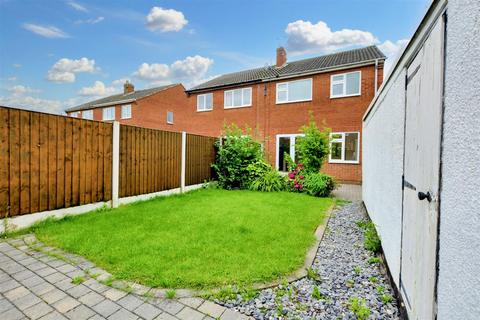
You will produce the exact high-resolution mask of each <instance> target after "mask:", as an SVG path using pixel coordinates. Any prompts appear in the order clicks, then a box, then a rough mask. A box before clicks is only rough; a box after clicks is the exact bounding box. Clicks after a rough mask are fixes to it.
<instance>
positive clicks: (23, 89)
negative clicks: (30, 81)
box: [8, 85, 40, 96]
mask: <svg viewBox="0 0 480 320" xmlns="http://www.w3.org/2000/svg"><path fill="white" fill-rule="evenodd" d="M8 91H10V92H11V93H12V94H13V95H16V96H19V95H23V94H25V93H34V92H40V90H36V89H32V88H30V87H27V86H22V85H16V86H13V87H11V88H9V89H8Z"/></svg>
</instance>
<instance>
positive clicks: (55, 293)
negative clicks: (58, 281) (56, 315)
mask: <svg viewBox="0 0 480 320" xmlns="http://www.w3.org/2000/svg"><path fill="white" fill-rule="evenodd" d="M40 297H41V298H42V299H43V300H45V301H46V302H47V303H48V304H53V303H54V302H57V301H59V300H61V299H63V298H65V297H67V295H66V294H65V292H63V291H62V290H59V289H56V288H55V289H53V290H50V291H48V292H46V293H44V294H41V295H40Z"/></svg>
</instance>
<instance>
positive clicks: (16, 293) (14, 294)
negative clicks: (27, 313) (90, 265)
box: [3, 286, 30, 301]
mask: <svg viewBox="0 0 480 320" xmlns="http://www.w3.org/2000/svg"><path fill="white" fill-rule="evenodd" d="M29 293H30V291H29V290H28V289H27V288H25V287H23V286H22V287H17V288H15V289H12V290H10V291H7V292H5V293H4V294H3V295H4V296H5V298H7V299H8V300H10V301H13V300H16V299H18V298H21V297H23V296H26V295H27V294H29Z"/></svg>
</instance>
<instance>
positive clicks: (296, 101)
mask: <svg viewBox="0 0 480 320" xmlns="http://www.w3.org/2000/svg"><path fill="white" fill-rule="evenodd" d="M312 101H313V100H312V99H306V100H295V101H286V102H278V101H276V102H275V103H276V104H289V103H299V102H312Z"/></svg>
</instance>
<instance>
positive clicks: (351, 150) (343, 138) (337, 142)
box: [328, 132, 360, 163]
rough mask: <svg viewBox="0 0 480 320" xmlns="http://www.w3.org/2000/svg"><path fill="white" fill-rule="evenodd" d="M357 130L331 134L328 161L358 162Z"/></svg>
mask: <svg viewBox="0 0 480 320" xmlns="http://www.w3.org/2000/svg"><path fill="white" fill-rule="evenodd" d="M359 136H360V134H359V133H358V132H335V133H332V134H331V142H330V156H329V161H328V162H330V163H358V162H359V150H360V139H359Z"/></svg>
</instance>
